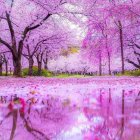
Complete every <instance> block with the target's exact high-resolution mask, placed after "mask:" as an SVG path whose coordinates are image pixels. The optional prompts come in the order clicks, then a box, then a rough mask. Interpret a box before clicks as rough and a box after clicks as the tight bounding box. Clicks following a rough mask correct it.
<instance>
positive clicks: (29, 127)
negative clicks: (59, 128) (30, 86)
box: [0, 98, 49, 140]
mask: <svg viewBox="0 0 140 140" xmlns="http://www.w3.org/2000/svg"><path fill="white" fill-rule="evenodd" d="M17 100H19V98H16V99H15V100H14V101H17ZM30 110H31V104H30V105H29V108H28V111H27V112H26V115H27V114H28V115H29V116H30ZM18 113H19V115H20V117H21V118H22V120H23V122H24V126H25V128H26V130H27V131H28V132H29V133H31V134H32V135H34V136H35V137H36V138H38V139H40V140H42V138H43V139H44V140H49V138H48V137H47V136H46V135H45V134H44V133H43V132H41V131H39V130H38V129H36V128H34V127H33V125H32V124H31V121H30V117H27V119H26V117H25V113H24V112H22V111H21V110H20V109H12V110H10V112H8V114H7V115H6V116H5V117H4V118H5V119H7V118H9V117H10V116H12V117H13V124H12V130H11V134H10V140H13V138H14V135H15V131H16V128H17V119H18V116H19V115H18ZM2 123H3V121H2V122H1V123H0V124H2ZM40 136H41V137H42V138H40Z"/></svg>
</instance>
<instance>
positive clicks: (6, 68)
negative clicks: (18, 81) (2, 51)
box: [5, 62, 8, 76]
mask: <svg viewBox="0 0 140 140" xmlns="http://www.w3.org/2000/svg"><path fill="white" fill-rule="evenodd" d="M5 71H6V73H5V76H8V62H5Z"/></svg>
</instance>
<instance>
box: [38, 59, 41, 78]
mask: <svg viewBox="0 0 140 140" xmlns="http://www.w3.org/2000/svg"><path fill="white" fill-rule="evenodd" d="M41 72H42V63H41V62H40V61H39V62H38V72H37V73H38V75H39V76H41Z"/></svg>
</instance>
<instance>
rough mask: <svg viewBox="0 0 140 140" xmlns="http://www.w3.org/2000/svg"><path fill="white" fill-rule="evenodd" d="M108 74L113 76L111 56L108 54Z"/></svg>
mask: <svg viewBox="0 0 140 140" xmlns="http://www.w3.org/2000/svg"><path fill="white" fill-rule="evenodd" d="M108 74H109V75H111V63H110V54H109V52H108Z"/></svg>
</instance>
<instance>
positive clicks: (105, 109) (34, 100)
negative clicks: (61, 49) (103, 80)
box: [0, 88, 140, 140]
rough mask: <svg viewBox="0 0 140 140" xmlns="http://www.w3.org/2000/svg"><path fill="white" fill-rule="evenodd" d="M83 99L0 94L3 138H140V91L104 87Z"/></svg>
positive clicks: (66, 139)
mask: <svg viewBox="0 0 140 140" xmlns="http://www.w3.org/2000/svg"><path fill="white" fill-rule="evenodd" d="M81 99H82V100H80V99H79V100H80V101H79V103H77V104H76V103H74V102H73V101H72V99H69V98H66V99H62V98H60V97H59V96H58V97H56V96H55V97H53V96H51V95H46V96H43V97H39V96H36V95H28V96H25V97H24V96H23V97H18V96H17V95H14V96H0V140H25V139H30V140H38V139H39V140H51V139H52V140H57V139H58V140H71V139H74V140H139V139H140V91H138V90H131V91H128V90H124V89H123V90H116V89H111V88H109V89H103V88H102V89H97V90H93V91H92V92H91V93H84V95H82V94H81ZM80 102H81V103H80Z"/></svg>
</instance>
